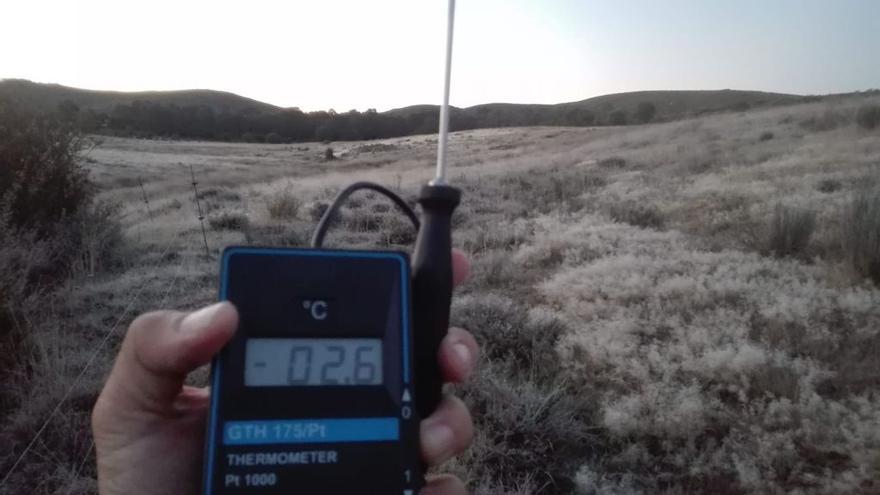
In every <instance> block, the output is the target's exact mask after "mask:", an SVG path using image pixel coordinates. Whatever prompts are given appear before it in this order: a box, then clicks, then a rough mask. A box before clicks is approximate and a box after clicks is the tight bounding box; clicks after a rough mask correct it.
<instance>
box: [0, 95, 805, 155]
mask: <svg viewBox="0 0 880 495" xmlns="http://www.w3.org/2000/svg"><path fill="white" fill-rule="evenodd" d="M3 97H5V98H9V99H12V100H15V101H16V102H18V104H19V105H20V106H22V107H25V109H27V110H31V111H38V112H56V111H57V112H59V113H61V114H63V117H64V118H66V119H68V120H70V121H72V122H75V123H76V124H77V125H78V126H79V127H80V128H81V129H82V130H83V131H85V132H94V133H103V134H111V135H117V136H136V137H168V138H173V139H208V140H221V141H256V142H270V143H276V142H294V141H314V140H319V141H340V140H358V139H378V138H388V137H396V136H405V135H411V134H425V133H432V132H436V131H437V121H438V114H439V107H438V106H437V105H414V106H409V107H404V108H398V109H393V110H389V111H386V112H375V111H367V112H364V113H361V112H357V111H351V112H346V113H341V114H337V113H334V112H332V111H331V112H309V113H304V112H301V111H300V110H299V109H296V108H281V107H277V106H275V105H271V104H268V103H264V102H260V101H257V100H253V99H250V98H245V97H243V96H239V95H236V94H233V93H227V92H222V91H212V90H183V91H147V92H134V93H126V92H117V91H95V90H85V89H77V88H70V87H66V86H61V85H58V84H41V83H34V82H31V81H25V80H21V79H8V80H2V81H0V98H3ZM811 98H816V97H804V96H797V95H790V94H780V93H765V92H759V91H738V90H729V89H725V90H713V91H639V92H630V93H617V94H611V95H604V96H598V97H595V98H589V99H586V100H582V101H576V102H569V103H558V104H547V105H542V104H516V103H489V104H484V105H476V106H472V107H467V108H456V107H453V108H452V111H451V116H450V128H451V129H452V130H466V129H480V128H489V127H511V126H536V125H547V126H596V125H626V124H632V123H646V122H655V121H669V120H675V119H680V118H684V117H689V116H694V115H701V114H704V113H710V112H717V111H730V110H732V111H742V110H746V109H749V108H755V107H765V106H774V105H783V104H789V103H796V102H799V101H804V100H805V99H811Z"/></svg>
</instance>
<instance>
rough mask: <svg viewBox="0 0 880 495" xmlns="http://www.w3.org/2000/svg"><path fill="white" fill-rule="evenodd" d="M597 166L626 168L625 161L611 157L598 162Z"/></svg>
mask: <svg viewBox="0 0 880 495" xmlns="http://www.w3.org/2000/svg"><path fill="white" fill-rule="evenodd" d="M599 166H600V167H602V168H623V167H626V160H624V159H623V158H621V157H619V156H612V157H609V158H603V159H601V160H599Z"/></svg>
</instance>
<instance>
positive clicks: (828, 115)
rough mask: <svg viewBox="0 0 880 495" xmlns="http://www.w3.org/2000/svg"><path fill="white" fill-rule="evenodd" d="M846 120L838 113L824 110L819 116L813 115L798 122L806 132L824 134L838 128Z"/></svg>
mask: <svg viewBox="0 0 880 495" xmlns="http://www.w3.org/2000/svg"><path fill="white" fill-rule="evenodd" d="M844 120H846V118H845V117H844V116H843V115H841V114H840V112H836V111H833V110H831V109H826V110H825V111H824V112H822V113H821V114H816V115H813V116H811V117H809V118H806V119H804V120H802V121H801V122H800V126H801V128H803V129H806V130H808V131H815V132H824V131H831V130H834V129H837V128H838V127H840V125H841V124H843V122H844Z"/></svg>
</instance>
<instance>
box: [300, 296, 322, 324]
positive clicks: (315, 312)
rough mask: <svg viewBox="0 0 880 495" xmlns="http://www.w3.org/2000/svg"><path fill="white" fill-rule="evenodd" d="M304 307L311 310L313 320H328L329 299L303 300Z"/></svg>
mask: <svg viewBox="0 0 880 495" xmlns="http://www.w3.org/2000/svg"><path fill="white" fill-rule="evenodd" d="M303 309H306V310H308V311H309V313H310V315H311V317H312V319H313V320H318V321H321V320H326V319H327V301H321V300H316V301H308V300H306V301H303Z"/></svg>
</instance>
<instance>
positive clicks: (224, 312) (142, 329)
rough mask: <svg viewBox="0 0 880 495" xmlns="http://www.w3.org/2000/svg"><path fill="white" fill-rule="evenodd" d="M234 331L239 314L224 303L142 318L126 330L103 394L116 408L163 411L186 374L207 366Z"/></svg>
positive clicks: (173, 397) (147, 315)
mask: <svg viewBox="0 0 880 495" xmlns="http://www.w3.org/2000/svg"><path fill="white" fill-rule="evenodd" d="M237 326H238V312H237V311H236V309H235V307H234V306H233V305H232V304H230V303H228V302H221V303H217V304H213V305H211V306H208V307H205V308H202V309H200V310H198V311H195V312H193V313H182V312H179V311H156V312H152V313H147V314H144V315H142V316H140V317H138V318H137V319H135V321H134V322H132V324H131V325H130V326H129V329H128V332H127V333H126V335H125V339H124V340H123V342H122V348H121V349H120V351H119V356H118V357H117V358H116V363H115V364H114V365H113V370H112V371H111V372H110V377H109V378H108V379H107V384H106V386H105V390H104V392H106V393H108V394H111V395H112V396H113V400H114V402H115V403H116V404H117V406H118V407H126V408H129V409H142V410H149V411H154V412H161V411H163V410H166V409H167V408H169V407H171V406H172V404H173V401H174V399H175V398H176V397H177V395H178V394H179V393H180V391H181V388H182V387H183V382H184V380H185V379H186V375H187V373H189V372H190V371H192V370H194V369H196V368H198V367H199V366H201V365H203V364H205V363H207V362H209V361H210V360H211V358H212V357H213V356H214V355H215V354H216V353H217V352H219V351H220V349H221V348H222V347H223V346H224V345H225V344H226V342H228V341H229V339H230V338H231V337H232V335H233V334H234V333H235V329H236V327H237Z"/></svg>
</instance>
